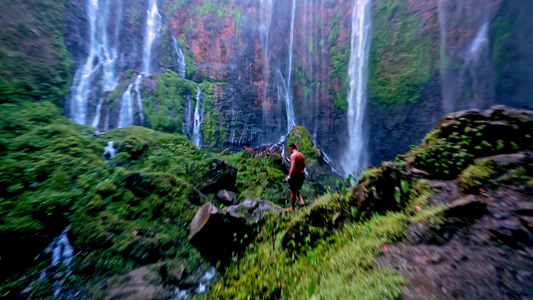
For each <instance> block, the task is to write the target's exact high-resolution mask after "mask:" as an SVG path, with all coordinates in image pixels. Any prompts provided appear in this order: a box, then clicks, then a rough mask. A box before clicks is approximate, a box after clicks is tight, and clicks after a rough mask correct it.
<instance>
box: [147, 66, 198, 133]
mask: <svg viewBox="0 0 533 300" xmlns="http://www.w3.org/2000/svg"><path fill="white" fill-rule="evenodd" d="M155 79H156V80H157V87H156V88H155V90H154V92H153V94H152V95H151V96H150V97H148V98H147V99H146V100H145V102H144V113H145V115H146V125H147V126H148V127H150V128H152V129H155V130H160V131H166V132H182V125H183V107H184V106H185V102H186V100H187V95H188V94H189V95H194V94H195V93H196V84H195V83H194V82H192V81H189V80H186V79H183V78H180V77H179V76H178V74H176V73H174V72H172V71H170V70H167V71H165V73H163V74H161V75H157V76H155Z"/></svg>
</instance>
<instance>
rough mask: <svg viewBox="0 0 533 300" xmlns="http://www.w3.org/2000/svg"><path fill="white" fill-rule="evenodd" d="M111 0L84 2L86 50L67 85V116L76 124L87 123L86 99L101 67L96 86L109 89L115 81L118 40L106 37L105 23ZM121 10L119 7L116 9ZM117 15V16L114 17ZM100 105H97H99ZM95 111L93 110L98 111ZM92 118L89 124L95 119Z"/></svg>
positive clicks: (106, 25)
mask: <svg viewBox="0 0 533 300" xmlns="http://www.w3.org/2000/svg"><path fill="white" fill-rule="evenodd" d="M110 8H111V1H109V0H104V1H98V0H89V1H88V2H87V19H88V20H89V53H88V56H87V58H86V60H85V63H84V64H83V65H82V66H81V67H80V68H79V69H78V70H77V71H76V74H75V76H74V80H73V83H72V87H71V93H72V97H71V100H70V117H71V119H72V120H74V121H75V122H76V123H79V124H89V122H90V121H89V120H88V118H89V112H88V105H89V98H90V94H91V84H92V83H94V81H95V80H96V78H95V76H96V75H97V74H99V72H96V71H98V70H100V69H101V70H102V75H101V76H102V78H101V80H100V85H101V89H102V91H104V92H106V91H112V90H114V89H115V87H116V86H117V83H118V79H117V77H116V76H115V62H116V60H117V51H118V50H117V48H118V47H117V44H118V39H117V40H115V41H114V43H113V42H112V41H110V40H109V37H108V32H107V30H108V25H109V24H108V22H109V15H110ZM119 9H120V10H121V8H119ZM118 18H120V16H118ZM119 25H120V21H116V22H115V26H116V27H117V28H115V31H116V32H117V31H118V30H119ZM100 108H101V106H100ZM98 113H99V112H97V114H98ZM99 118H100V116H99V114H98V120H97V119H96V118H95V119H94V120H93V121H92V122H90V124H91V125H93V124H95V123H96V124H97V123H98V122H99Z"/></svg>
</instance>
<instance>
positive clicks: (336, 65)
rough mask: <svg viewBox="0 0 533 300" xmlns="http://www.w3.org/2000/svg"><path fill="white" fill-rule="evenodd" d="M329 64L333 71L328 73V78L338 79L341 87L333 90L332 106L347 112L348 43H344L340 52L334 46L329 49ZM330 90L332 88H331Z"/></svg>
mask: <svg viewBox="0 0 533 300" xmlns="http://www.w3.org/2000/svg"><path fill="white" fill-rule="evenodd" d="M330 53H331V62H332V65H333V70H331V71H329V77H330V78H339V82H340V84H341V86H340V87H339V88H338V89H337V90H335V91H334V92H335V97H334V98H333V104H335V107H336V108H338V109H340V110H344V111H346V110H348V92H347V91H348V90H349V88H350V83H349V77H348V66H349V61H350V48H349V43H348V42H345V43H344V44H343V47H342V49H341V50H339V49H338V48H337V47H336V46H334V47H331V50H330ZM331 88H332V86H331Z"/></svg>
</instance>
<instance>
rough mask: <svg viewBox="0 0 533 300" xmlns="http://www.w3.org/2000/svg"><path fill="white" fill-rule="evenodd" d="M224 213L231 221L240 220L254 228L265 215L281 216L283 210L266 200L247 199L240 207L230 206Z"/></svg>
mask: <svg viewBox="0 0 533 300" xmlns="http://www.w3.org/2000/svg"><path fill="white" fill-rule="evenodd" d="M224 212H225V214H226V217H228V218H229V219H234V220H240V221H241V222H244V223H245V224H246V225H248V226H252V225H253V224H254V223H255V222H257V221H258V220H259V218H261V216H263V215H264V214H266V213H268V212H273V213H274V214H280V213H281V209H279V208H278V207H276V206H274V205H273V204H272V203H270V202H268V201H266V200H262V199H246V200H244V201H243V202H242V203H240V204H238V205H232V206H230V207H229V208H227V209H225V211H224Z"/></svg>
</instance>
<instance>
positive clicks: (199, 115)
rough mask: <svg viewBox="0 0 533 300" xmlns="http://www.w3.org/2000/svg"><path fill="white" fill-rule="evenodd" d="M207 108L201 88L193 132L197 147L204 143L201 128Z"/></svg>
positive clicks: (195, 106)
mask: <svg viewBox="0 0 533 300" xmlns="http://www.w3.org/2000/svg"><path fill="white" fill-rule="evenodd" d="M204 113H205V106H204V105H203V92H202V90H201V89H200V88H198V91H197V92H196V104H195V105H194V123H193V131H192V141H193V142H194V144H195V145H196V146H200V145H201V143H202V132H201V131H200V126H201V125H202V122H203V121H204V120H203V119H204Z"/></svg>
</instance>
